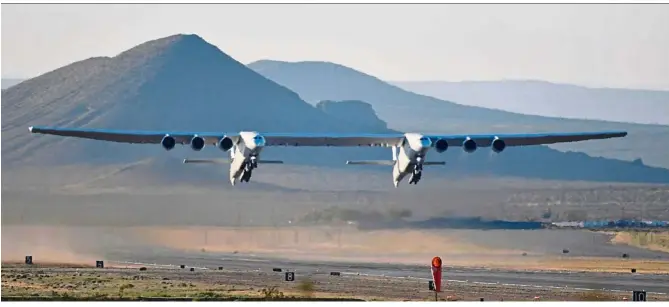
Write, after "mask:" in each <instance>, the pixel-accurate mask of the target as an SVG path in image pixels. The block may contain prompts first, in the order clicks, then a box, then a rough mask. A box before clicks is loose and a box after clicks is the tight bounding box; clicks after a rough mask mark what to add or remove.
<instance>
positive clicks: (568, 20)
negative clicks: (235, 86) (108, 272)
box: [2, 4, 669, 90]
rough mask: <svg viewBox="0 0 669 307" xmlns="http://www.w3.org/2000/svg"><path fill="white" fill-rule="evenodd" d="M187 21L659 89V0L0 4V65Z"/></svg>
mask: <svg viewBox="0 0 669 307" xmlns="http://www.w3.org/2000/svg"><path fill="white" fill-rule="evenodd" d="M176 33H195V34H198V35H200V36H202V37H203V38H204V39H205V40H207V41H209V42H210V43H212V44H214V45H216V46H218V47H219V48H220V49H221V50H223V51H224V52H226V53H228V54H229V55H230V56H232V57H234V58H236V59H237V60H239V61H240V62H242V63H249V62H252V61H255V60H259V59H277V60H287V61H298V60H325V61H331V62H336V63H340V64H343V65H346V66H350V67H353V68H355V69H358V70H361V71H364V72H366V73H369V74H372V75H375V76H377V77H379V78H381V79H386V80H448V81H458V80H493V79H541V80H547V81H554V82H565V83H575V84H581V85H588V86H609V87H633V88H653V89H664V90H669V5H649V4H643V5H548V4H535V5H522V4H521V5H504V4H497V5H474V4H471V5H453V4H451V5H448V4H445V5H230V4H219V5H215V4H211V5H100V4H96V5H93V4H87V5H20V4H18V5H17V4H3V5H2V76H3V77H34V76H37V75H39V74H42V73H45V72H48V71H50V70H53V69H56V68H58V67H60V66H64V65H67V64H69V63H71V62H74V61H78V60H83V59H85V58H89V57H93V56H114V55H116V54H118V53H119V52H121V51H123V50H125V49H128V48H131V47H133V46H134V45H137V44H140V43H142V42H144V41H147V40H151V39H156V38H160V37H164V36H169V35H172V34H176Z"/></svg>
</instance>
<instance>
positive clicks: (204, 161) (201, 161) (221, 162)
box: [183, 159, 230, 164]
mask: <svg viewBox="0 0 669 307" xmlns="http://www.w3.org/2000/svg"><path fill="white" fill-rule="evenodd" d="M183 163H214V164H228V163H230V160H228V159H184V161H183Z"/></svg>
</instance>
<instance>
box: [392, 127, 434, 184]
mask: <svg viewBox="0 0 669 307" xmlns="http://www.w3.org/2000/svg"><path fill="white" fill-rule="evenodd" d="M398 147H399V148H398V149H399V152H397V155H396V159H394V160H395V165H393V184H394V185H395V187H397V185H398V184H399V183H400V181H402V179H404V177H406V176H407V175H409V174H411V175H414V171H415V170H416V167H417V166H418V169H419V171H420V170H422V163H423V162H424V161H425V156H426V155H427V152H428V151H429V150H430V148H431V147H432V141H431V140H430V139H429V138H427V137H425V136H424V135H422V134H418V133H406V134H405V135H404V142H402V144H400V146H398ZM392 150H393V151H395V150H396V149H395V148H393V149H392ZM393 157H394V158H395V154H393ZM418 176H420V173H419V175H418ZM419 180H420V179H419Z"/></svg>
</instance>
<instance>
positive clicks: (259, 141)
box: [253, 135, 265, 147]
mask: <svg viewBox="0 0 669 307" xmlns="http://www.w3.org/2000/svg"><path fill="white" fill-rule="evenodd" d="M253 144H254V145H256V147H263V146H265V138H264V137H263V136H261V135H258V136H256V137H254V138H253Z"/></svg>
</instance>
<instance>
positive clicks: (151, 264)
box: [109, 259, 669, 295]
mask: <svg viewBox="0 0 669 307" xmlns="http://www.w3.org/2000/svg"><path fill="white" fill-rule="evenodd" d="M230 260H242V259H230ZM264 262H269V261H264ZM109 263H125V264H133V265H145V266H155V267H168V268H178V267H179V265H174V264H157V263H143V262H132V261H109ZM188 267H191V268H196V269H199V270H211V269H209V268H206V267H194V266H188ZM216 271H218V270H216ZM222 271H223V272H261V271H262V269H261V268H259V269H254V270H235V271H233V270H222ZM291 271H293V272H295V270H291ZM341 274H342V275H343V276H344V277H345V276H346V275H351V276H367V277H387V278H396V279H399V278H404V279H407V278H408V279H416V280H425V281H427V280H432V278H425V277H412V276H388V275H386V274H369V273H357V272H341ZM445 281H446V282H452V283H471V284H481V285H502V286H511V287H526V288H537V289H572V290H579V291H602V290H603V291H609V292H618V293H620V292H625V293H626V292H631V290H630V291H627V290H618V289H606V288H600V289H592V288H580V287H577V288H570V287H569V286H566V285H565V286H552V285H548V286H541V285H524V284H509V283H504V284H500V283H499V282H495V283H491V282H481V281H471V282H470V281H469V280H458V279H447V280H445ZM646 293H648V294H658V295H669V293H666V292H646Z"/></svg>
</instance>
